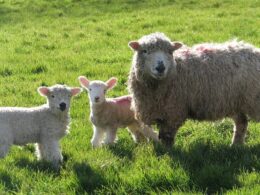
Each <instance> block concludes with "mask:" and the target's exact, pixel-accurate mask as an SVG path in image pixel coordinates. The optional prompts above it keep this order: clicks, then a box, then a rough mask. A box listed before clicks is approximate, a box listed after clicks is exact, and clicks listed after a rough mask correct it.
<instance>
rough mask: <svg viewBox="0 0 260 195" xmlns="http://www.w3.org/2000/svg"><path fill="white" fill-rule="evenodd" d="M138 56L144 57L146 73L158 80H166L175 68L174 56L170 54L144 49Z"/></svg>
mask: <svg viewBox="0 0 260 195" xmlns="http://www.w3.org/2000/svg"><path fill="white" fill-rule="evenodd" d="M138 55H139V56H140V55H142V58H143V68H144V72H145V73H147V74H149V75H150V76H152V77H153V78H155V79H158V80H161V79H163V78H165V77H166V76H167V74H168V71H169V69H170V67H172V66H173V58H172V54H171V53H169V52H168V53H166V52H164V51H162V50H157V51H149V49H143V50H142V51H141V52H139V54H138Z"/></svg>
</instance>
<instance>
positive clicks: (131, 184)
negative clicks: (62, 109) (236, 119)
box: [0, 0, 260, 194]
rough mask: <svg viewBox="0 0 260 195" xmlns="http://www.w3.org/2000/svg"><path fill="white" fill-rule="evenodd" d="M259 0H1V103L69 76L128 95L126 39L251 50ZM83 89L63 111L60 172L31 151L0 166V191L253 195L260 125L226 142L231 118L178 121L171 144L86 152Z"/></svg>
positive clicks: (122, 142) (258, 185)
mask: <svg viewBox="0 0 260 195" xmlns="http://www.w3.org/2000/svg"><path fill="white" fill-rule="evenodd" d="M259 27H260V2H259V1H258V0H247V1H245V0H221V1H217V0H207V1H206V0H204V1H202V0H198V1H197V0H151V1H150V0H144V1H139V0H125V1H123V0H117V1H116V0H102V1H99V0H89V1H83V0H50V1H47V0H37V1H33V0H0V63H1V65H0V97H1V98H0V106H35V105H39V104H42V103H44V102H45V100H44V98H42V97H40V96H39V95H38V94H37V92H36V89H37V87H38V86H41V85H53V84H55V83H66V84H68V85H70V86H79V84H78V81H77V77H78V76H79V75H85V76H87V77H88V78H89V79H101V80H106V79H108V78H109V77H111V76H116V77H118V78H119V84H118V86H117V87H116V88H115V89H114V90H113V91H111V92H110V93H109V96H119V95H123V94H127V90H126V81H127V76H128V71H129V68H130V64H131V57H132V52H131V51H130V49H129V48H128V46H127V44H128V41H130V40H133V39H138V38H140V37H141V36H142V35H144V34H148V33H151V32H155V31H162V32H165V33H166V34H167V35H168V36H169V37H171V38H172V39H173V40H179V41H182V42H184V43H186V44H188V45H191V44H195V43H199V42H205V41H215V42H220V41H225V40H229V39H232V38H236V37H237V38H239V39H242V40H246V41H248V42H251V43H252V44H254V45H256V46H258V47H259V46H260V39H259V34H260V30H259V29H260V28H259ZM88 116H89V104H88V98H87V95H86V94H85V93H82V94H81V95H80V96H79V97H77V98H75V99H74V100H73V103H72V108H71V117H72V124H71V133H70V134H69V135H68V136H66V137H65V138H64V139H63V140H62V149H63V155H64V156H65V161H64V164H63V167H62V169H61V171H60V173H57V172H55V171H54V170H52V169H51V168H49V165H48V164H46V163H43V162H37V161H36V158H35V155H34V148H33V146H32V145H29V146H25V147H23V148H22V149H21V148H19V147H17V146H14V147H12V149H11V151H10V153H9V155H8V156H7V157H6V158H5V159H2V160H0V194H9V193H10V194H158V193H162V194H204V193H218V194H222V193H227V194H259V193H260V179H259V178H260V139H259V137H260V125H259V124H257V123H253V122H251V123H250V125H249V130H250V131H249V134H248V137H247V140H246V142H247V144H246V145H245V146H243V147H236V148H231V147H230V146H229V144H230V140H231V136H232V121H231V120H228V119H227V120H224V121H219V122H216V123H206V122H200V123H199V122H195V121H187V122H186V123H185V125H184V126H183V127H182V128H181V129H180V131H179V133H178V135H177V138H176V145H175V146H174V147H173V148H172V149H171V150H166V149H164V148H163V147H162V146H160V145H156V144H155V145H154V144H152V143H149V144H139V145H136V144H134V143H133V141H132V140H131V137H130V135H129V134H128V133H127V131H126V130H121V131H120V132H119V135H118V136H119V140H118V143H117V144H115V145H114V146H111V147H104V148H100V149H92V148H91V145H90V139H91V136H92V127H91V124H90V122H89V120H88Z"/></svg>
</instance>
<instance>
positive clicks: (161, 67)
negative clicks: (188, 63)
mask: <svg viewBox="0 0 260 195" xmlns="http://www.w3.org/2000/svg"><path fill="white" fill-rule="evenodd" d="M155 69H156V70H157V72H158V73H163V72H164V70H165V66H164V63H163V61H158V65H157V66H156V68H155Z"/></svg>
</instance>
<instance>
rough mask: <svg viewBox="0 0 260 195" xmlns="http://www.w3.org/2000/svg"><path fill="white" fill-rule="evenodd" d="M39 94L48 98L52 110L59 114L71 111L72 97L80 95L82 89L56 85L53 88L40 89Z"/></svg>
mask: <svg viewBox="0 0 260 195" xmlns="http://www.w3.org/2000/svg"><path fill="white" fill-rule="evenodd" d="M38 92H39V94H40V95H42V96H44V97H46V98H47V100H48V105H49V107H50V108H51V110H52V111H53V112H54V113H56V114H59V113H61V112H65V111H68V110H69V108H70V100H71V97H72V96H75V95H77V94H79V93H80V92H81V89H80V88H79V87H74V88H71V87H67V86H65V85H54V86H52V87H39V88H38Z"/></svg>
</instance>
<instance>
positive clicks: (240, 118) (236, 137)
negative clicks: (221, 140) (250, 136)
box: [232, 114, 248, 145]
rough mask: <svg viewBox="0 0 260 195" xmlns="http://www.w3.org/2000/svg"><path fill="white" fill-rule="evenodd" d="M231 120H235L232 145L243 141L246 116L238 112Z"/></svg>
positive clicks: (245, 130) (245, 129)
mask: <svg viewBox="0 0 260 195" xmlns="http://www.w3.org/2000/svg"><path fill="white" fill-rule="evenodd" d="M233 120H234V122H235V125H234V133H233V138H232V145H234V144H243V143H244V142H245V136H246V132H247V125H248V120H247V116H246V115H245V114H238V115H236V116H234V117H233Z"/></svg>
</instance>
